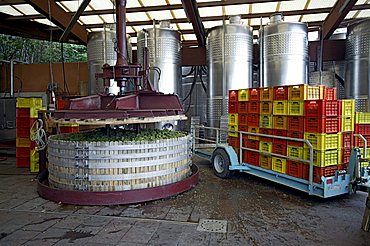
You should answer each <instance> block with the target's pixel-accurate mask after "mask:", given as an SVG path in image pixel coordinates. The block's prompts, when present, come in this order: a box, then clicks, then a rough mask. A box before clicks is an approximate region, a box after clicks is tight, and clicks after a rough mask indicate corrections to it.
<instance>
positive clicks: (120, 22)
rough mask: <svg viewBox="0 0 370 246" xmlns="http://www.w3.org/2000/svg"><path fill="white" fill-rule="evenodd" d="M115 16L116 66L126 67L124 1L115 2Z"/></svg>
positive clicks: (117, 0)
mask: <svg viewBox="0 0 370 246" xmlns="http://www.w3.org/2000/svg"><path fill="white" fill-rule="evenodd" d="M116 16H117V28H116V30H117V48H118V51H117V63H116V66H127V65H128V63H127V58H126V57H125V55H126V54H127V44H126V0H116Z"/></svg>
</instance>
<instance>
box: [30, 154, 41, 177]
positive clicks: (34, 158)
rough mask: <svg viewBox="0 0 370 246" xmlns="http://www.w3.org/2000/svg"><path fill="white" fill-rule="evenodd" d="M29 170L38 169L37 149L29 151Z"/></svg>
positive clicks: (33, 171)
mask: <svg viewBox="0 0 370 246" xmlns="http://www.w3.org/2000/svg"><path fill="white" fill-rule="evenodd" d="M30 171H31V173H37V172H38V171H39V152H38V151H37V150H31V151H30Z"/></svg>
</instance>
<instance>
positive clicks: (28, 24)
mask: <svg viewBox="0 0 370 246" xmlns="http://www.w3.org/2000/svg"><path fill="white" fill-rule="evenodd" d="M7 17H8V15H7V14H3V13H0V33H3V34H8V35H13V36H20V37H25V38H34V39H42V40H50V37H52V40H53V41H58V40H59V37H60V35H61V31H60V30H53V31H52V32H53V35H51V36H50V32H51V30H50V29H51V27H50V26H48V25H45V24H41V23H38V22H36V21H26V20H17V21H8V20H7ZM75 42H77V41H76V40H75Z"/></svg>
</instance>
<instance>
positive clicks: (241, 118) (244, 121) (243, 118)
mask: <svg viewBox="0 0 370 246" xmlns="http://www.w3.org/2000/svg"><path fill="white" fill-rule="evenodd" d="M238 124H239V127H240V126H248V115H247V114H238ZM239 130H240V129H239Z"/></svg>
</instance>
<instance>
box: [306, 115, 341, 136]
mask: <svg viewBox="0 0 370 246" xmlns="http://www.w3.org/2000/svg"><path fill="white" fill-rule="evenodd" d="M340 123H341V121H340V118H338V117H305V121H304V128H305V132H312V133H338V132H339V131H340V129H341V125H340Z"/></svg>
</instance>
